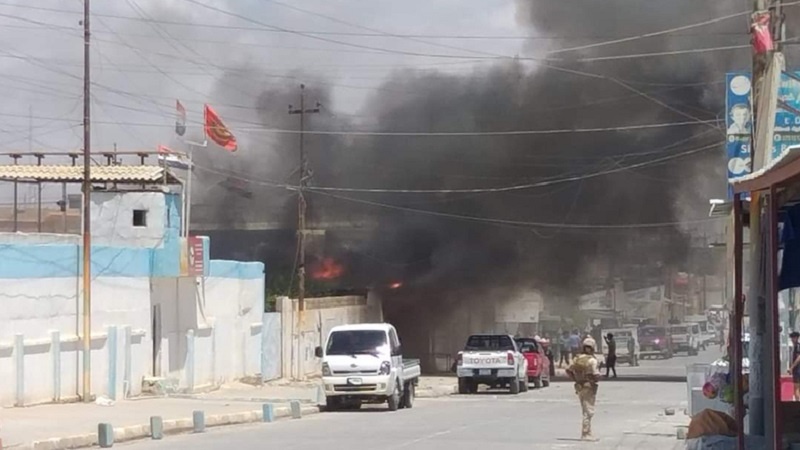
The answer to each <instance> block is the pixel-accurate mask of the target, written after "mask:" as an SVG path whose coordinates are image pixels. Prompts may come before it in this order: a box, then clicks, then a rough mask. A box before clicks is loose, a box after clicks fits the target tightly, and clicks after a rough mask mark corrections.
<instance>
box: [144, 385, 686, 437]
mask: <svg viewBox="0 0 800 450" xmlns="http://www.w3.org/2000/svg"><path fill="white" fill-rule="evenodd" d="M685 397H686V388H685V386H684V385H683V384H681V383H648V382H639V383H608V384H605V385H601V387H600V393H599V398H598V404H597V415H596V417H595V424H594V431H595V436H596V437H597V438H598V439H599V441H598V442H595V443H586V442H580V441H579V440H577V438H578V437H579V436H580V408H579V405H578V401H577V399H576V397H575V394H574V392H573V388H572V385H571V384H570V383H554V384H553V385H551V386H550V387H549V388H544V389H540V390H537V391H531V392H528V393H524V394H520V395H518V396H511V395H507V394H501V393H484V394H478V395H470V396H459V395H457V396H451V397H445V398H440V399H430V400H422V399H419V400H418V401H417V403H416V405H415V407H414V409H411V410H401V411H398V412H395V413H390V412H387V411H385V409H384V407H383V406H375V407H368V408H365V409H364V410H362V411H357V412H342V413H325V414H317V415H313V416H309V417H306V418H303V419H302V420H285V421H281V422H277V423H274V424H258V425H252V426H246V427H232V428H221V429H217V430H210V431H209V432H207V433H205V434H202V435H184V436H171V437H167V438H166V439H165V440H163V441H143V442H139V443H133V444H130V445H129V446H130V447H131V448H132V449H134V450H168V449H169V450H212V449H221V448H231V449H232V448H236V449H237V450H248V449H254V450H255V449H259V450H260V449H264V448H280V449H283V450H319V449H326V450H362V449H363V450H368V449H369V450H373V449H376V448H379V449H381V450H395V449H406V448H407V449H413V450H440V449H443V448H458V449H459V450H471V449H476V450H477V449H480V450H487V449H492V450H531V449H559V448H563V449H572V448H575V449H581V448H591V449H641V448H647V449H649V450H660V449H665V450H666V449H670V450H671V449H677V448H683V443H682V442H681V441H678V440H677V439H676V437H675V434H676V426H678V425H685V424H686V423H688V418H686V416H684V415H683V407H684V405H685ZM667 407H675V408H677V415H676V416H671V417H670V416H664V415H663V411H664V408H667ZM670 421H671V422H670Z"/></svg>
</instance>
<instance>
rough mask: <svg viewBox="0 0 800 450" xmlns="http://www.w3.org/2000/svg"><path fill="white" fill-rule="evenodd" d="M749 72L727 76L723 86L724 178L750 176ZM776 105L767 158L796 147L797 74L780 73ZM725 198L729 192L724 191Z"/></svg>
mask: <svg viewBox="0 0 800 450" xmlns="http://www.w3.org/2000/svg"><path fill="white" fill-rule="evenodd" d="M750 78H751V77H750V72H733V73H729V74H728V75H727V78H726V83H725V90H726V95H725V112H726V114H725V119H726V120H725V127H726V140H725V146H726V154H727V163H728V178H729V179H730V178H736V177H741V176H742V175H747V174H748V173H750V172H751V167H752V161H753V159H752V145H751V139H752V137H751V135H752V131H753V113H752V111H753V108H752V103H751V98H752V84H751V79H750ZM778 100H779V101H781V102H783V103H784V104H785V106H783V107H781V105H780V104H779V106H778V110H777V113H776V114H775V134H774V136H773V143H772V149H771V154H770V156H771V158H769V159H770V160H774V159H776V158H778V157H780V156H781V155H782V154H783V152H784V151H786V149H787V148H789V147H791V146H795V145H800V114H797V112H798V111H800V72H794V73H791V74H787V73H784V74H782V76H781V83H780V86H779V88H778ZM728 196H729V198H732V197H733V191H732V189H731V188H730V186H729V187H728Z"/></svg>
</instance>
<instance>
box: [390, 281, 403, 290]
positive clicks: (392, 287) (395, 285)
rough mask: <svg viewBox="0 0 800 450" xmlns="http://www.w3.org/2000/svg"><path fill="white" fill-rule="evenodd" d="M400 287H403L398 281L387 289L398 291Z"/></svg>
mask: <svg viewBox="0 0 800 450" xmlns="http://www.w3.org/2000/svg"><path fill="white" fill-rule="evenodd" d="M401 287H403V283H401V282H399V281H398V282H396V283H392V284H390V285H389V289H400V288H401Z"/></svg>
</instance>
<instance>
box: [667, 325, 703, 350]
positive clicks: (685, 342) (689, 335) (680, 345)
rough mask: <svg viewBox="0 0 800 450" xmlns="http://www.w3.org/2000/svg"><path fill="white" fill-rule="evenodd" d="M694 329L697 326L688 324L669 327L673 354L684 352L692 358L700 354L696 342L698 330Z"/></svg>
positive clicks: (698, 345)
mask: <svg viewBox="0 0 800 450" xmlns="http://www.w3.org/2000/svg"><path fill="white" fill-rule="evenodd" d="M695 327H697V324H690V323H680V324H677V325H671V326H670V327H669V334H670V336H671V337H672V351H673V353H679V352H686V353H687V354H688V355H689V356H694V355H697V354H698V353H699V352H700V344H699V342H698V340H699V335H700V329H699V328H695ZM695 331H696V333H695Z"/></svg>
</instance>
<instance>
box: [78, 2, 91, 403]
mask: <svg viewBox="0 0 800 450" xmlns="http://www.w3.org/2000/svg"><path fill="white" fill-rule="evenodd" d="M89 11H90V9H89V0H83V339H82V341H83V386H82V390H81V392H82V394H83V401H84V402H86V403H88V402H91V401H92V262H91V261H92V224H91V218H92V211H91V208H92V201H91V195H92V179H91V162H92V159H91V151H92V133H91V66H90V63H89V56H90V51H89V50H90V44H91V28H89Z"/></svg>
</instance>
